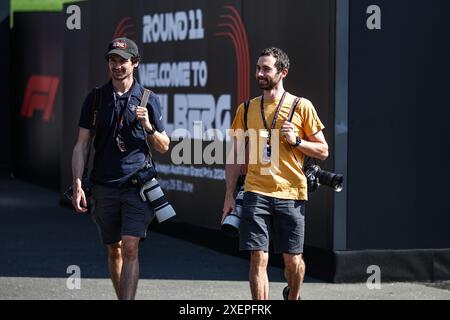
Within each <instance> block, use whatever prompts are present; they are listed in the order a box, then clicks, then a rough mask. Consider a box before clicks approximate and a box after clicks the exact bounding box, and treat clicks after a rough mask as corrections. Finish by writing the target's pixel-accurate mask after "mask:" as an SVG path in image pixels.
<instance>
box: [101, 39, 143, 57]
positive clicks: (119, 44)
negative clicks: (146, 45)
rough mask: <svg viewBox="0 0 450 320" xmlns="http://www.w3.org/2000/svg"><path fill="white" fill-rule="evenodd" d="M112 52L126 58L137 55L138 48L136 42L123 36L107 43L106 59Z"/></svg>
mask: <svg viewBox="0 0 450 320" xmlns="http://www.w3.org/2000/svg"><path fill="white" fill-rule="evenodd" d="M113 53H115V54H118V55H119V56H121V57H122V58H124V59H127V60H128V59H130V58H133V57H139V50H138V47H137V45H136V43H135V42H134V41H133V40H131V39H128V38H125V37H121V38H116V39H114V40H113V41H111V42H110V43H109V45H108V51H107V52H106V60H108V59H109V55H111V54H113Z"/></svg>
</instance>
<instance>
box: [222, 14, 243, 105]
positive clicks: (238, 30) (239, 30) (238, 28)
mask: <svg viewBox="0 0 450 320" xmlns="http://www.w3.org/2000/svg"><path fill="white" fill-rule="evenodd" d="M224 17H226V18H229V19H230V20H231V21H232V22H233V26H231V28H232V29H233V31H234V32H235V34H237V36H238V42H239V43H240V44H242V45H241V46H240V51H241V60H240V61H241V63H240V64H239V65H240V69H242V72H241V76H242V78H241V86H242V87H241V92H242V95H241V99H242V100H246V99H248V87H247V85H248V58H247V57H246V52H245V43H244V37H243V36H242V26H241V25H239V24H238V22H237V19H236V18H235V17H233V16H231V15H225V16H224ZM242 100H240V101H242Z"/></svg>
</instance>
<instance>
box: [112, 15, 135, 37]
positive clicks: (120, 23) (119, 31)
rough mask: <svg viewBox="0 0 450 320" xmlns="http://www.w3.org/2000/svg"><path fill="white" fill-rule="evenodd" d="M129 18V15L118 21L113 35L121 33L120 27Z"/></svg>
mask: <svg viewBox="0 0 450 320" xmlns="http://www.w3.org/2000/svg"><path fill="white" fill-rule="evenodd" d="M129 20H131V17H125V18H123V19H122V20H121V21H120V22H119V24H118V25H117V27H116V30H115V31H114V37H117V36H118V34H122V33H123V31H122V28H124V26H123V25H124V24H125V23H126V22H127V21H129Z"/></svg>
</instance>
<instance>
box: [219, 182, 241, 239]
mask: <svg viewBox="0 0 450 320" xmlns="http://www.w3.org/2000/svg"><path fill="white" fill-rule="evenodd" d="M243 198H244V185H242V186H241V188H240V189H239V192H238V193H237V195H236V204H235V208H236V209H235V210H234V211H232V212H230V214H229V215H228V216H227V217H226V218H225V220H224V221H223V223H222V228H221V229H222V232H223V233H225V234H226V235H228V236H230V237H237V236H238V235H239V224H240V222H241V214H242V201H243Z"/></svg>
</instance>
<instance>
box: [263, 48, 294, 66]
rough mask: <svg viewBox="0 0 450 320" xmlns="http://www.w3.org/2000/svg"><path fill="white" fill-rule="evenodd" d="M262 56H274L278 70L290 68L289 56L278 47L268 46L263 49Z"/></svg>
mask: <svg viewBox="0 0 450 320" xmlns="http://www.w3.org/2000/svg"><path fill="white" fill-rule="evenodd" d="M259 56H260V57H266V56H272V57H274V58H275V60H276V61H275V67H276V68H277V71H278V72H281V71H283V70H284V69H289V66H290V63H289V56H288V55H287V53H286V52H284V51H283V50H281V49H280V48H277V47H270V48H266V49H264V50H263V51H261V54H260V55H259Z"/></svg>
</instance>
